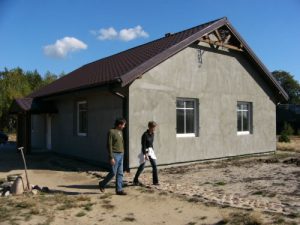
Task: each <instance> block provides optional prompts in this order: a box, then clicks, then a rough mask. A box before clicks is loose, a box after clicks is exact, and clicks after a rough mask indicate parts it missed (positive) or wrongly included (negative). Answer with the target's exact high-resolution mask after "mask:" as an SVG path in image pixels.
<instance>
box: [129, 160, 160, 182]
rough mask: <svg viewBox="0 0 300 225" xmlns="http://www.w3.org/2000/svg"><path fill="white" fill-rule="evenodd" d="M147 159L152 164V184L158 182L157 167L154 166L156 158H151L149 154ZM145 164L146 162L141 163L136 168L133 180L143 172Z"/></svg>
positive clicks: (137, 178) (135, 180) (136, 180)
mask: <svg viewBox="0 0 300 225" xmlns="http://www.w3.org/2000/svg"><path fill="white" fill-rule="evenodd" d="M149 161H150V163H151V166H152V181H153V184H158V175H157V167H156V160H155V159H152V158H151V157H150V156H149ZM145 164H146V162H144V163H142V164H141V165H140V166H139V168H138V170H137V171H136V174H135V177H134V180H133V181H134V182H138V180H139V176H140V174H141V173H142V172H143V170H144V168H145Z"/></svg>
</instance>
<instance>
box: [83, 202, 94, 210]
mask: <svg viewBox="0 0 300 225" xmlns="http://www.w3.org/2000/svg"><path fill="white" fill-rule="evenodd" d="M93 205H94V203H87V204H85V205H83V209H84V210H86V211H92V210H93V209H92V206H93Z"/></svg>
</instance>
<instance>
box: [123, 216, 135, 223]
mask: <svg viewBox="0 0 300 225" xmlns="http://www.w3.org/2000/svg"><path fill="white" fill-rule="evenodd" d="M122 221H124V222H134V221H136V218H134V217H129V216H126V217H125V218H123V219H122Z"/></svg>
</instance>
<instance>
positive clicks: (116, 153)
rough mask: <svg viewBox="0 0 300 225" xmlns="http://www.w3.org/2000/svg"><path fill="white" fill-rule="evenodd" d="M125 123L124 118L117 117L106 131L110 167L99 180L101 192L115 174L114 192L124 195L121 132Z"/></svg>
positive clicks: (122, 140) (122, 141)
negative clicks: (113, 124)
mask: <svg viewBox="0 0 300 225" xmlns="http://www.w3.org/2000/svg"><path fill="white" fill-rule="evenodd" d="M125 125H126V120H125V119H117V120H116V121H115V128H113V129H110V130H109V132H108V139H107V148H108V155H109V163H110V165H111V168H110V172H109V173H108V174H107V175H106V177H105V178H104V179H103V180H102V181H100V182H99V189H100V191H101V192H104V188H105V186H106V185H107V183H108V182H109V181H110V180H111V179H112V178H113V177H114V176H116V194H117V195H126V192H124V191H123V156H124V139H123V133H122V130H123V129H124V127H125Z"/></svg>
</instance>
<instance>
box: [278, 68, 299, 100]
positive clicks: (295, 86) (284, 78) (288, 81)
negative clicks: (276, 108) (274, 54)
mask: <svg viewBox="0 0 300 225" xmlns="http://www.w3.org/2000/svg"><path fill="white" fill-rule="evenodd" d="M272 74H273V76H274V77H275V78H276V80H277V81H278V82H279V84H280V85H281V86H282V87H283V89H284V90H285V91H286V92H287V94H288V95H289V97H290V99H289V101H288V103H289V104H300V85H299V83H298V81H297V80H295V79H294V76H293V75H291V74H290V73H289V72H286V71H283V70H275V71H273V72H272Z"/></svg>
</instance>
